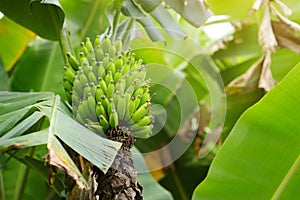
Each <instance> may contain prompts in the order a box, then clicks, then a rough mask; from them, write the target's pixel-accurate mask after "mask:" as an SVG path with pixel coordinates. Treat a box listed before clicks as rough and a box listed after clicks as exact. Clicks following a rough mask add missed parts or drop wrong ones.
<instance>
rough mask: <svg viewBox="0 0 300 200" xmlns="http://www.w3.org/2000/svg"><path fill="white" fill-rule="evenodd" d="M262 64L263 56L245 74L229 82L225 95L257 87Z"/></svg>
mask: <svg viewBox="0 0 300 200" xmlns="http://www.w3.org/2000/svg"><path fill="white" fill-rule="evenodd" d="M263 62H264V56H262V57H261V58H260V59H259V60H258V61H257V62H256V63H254V64H253V65H252V66H251V67H250V68H249V69H248V70H247V72H246V73H244V74H242V75H241V76H239V77H237V78H235V79H234V80H233V81H231V82H230V83H229V84H228V85H227V86H226V88H225V90H226V93H227V94H229V93H240V92H241V91H243V90H245V89H248V88H253V87H257V84H258V82H259V78H260V74H261V71H262V66H263Z"/></svg>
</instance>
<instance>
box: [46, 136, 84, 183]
mask: <svg viewBox="0 0 300 200" xmlns="http://www.w3.org/2000/svg"><path fill="white" fill-rule="evenodd" d="M47 148H48V154H47V156H46V162H47V164H48V165H49V166H52V167H56V168H58V169H60V170H61V171H63V172H65V173H67V174H68V175H69V176H71V177H72V178H73V179H74V180H75V181H76V183H77V185H78V187H79V188H81V189H84V188H87V187H88V185H87V182H86V181H85V179H84V178H83V176H82V175H81V173H80V171H79V170H78V168H77V167H76V165H75V164H74V162H73V161H72V159H71V158H70V157H69V155H68V153H67V152H66V151H65V150H64V148H63V146H62V145H61V144H60V143H59V141H58V140H57V139H56V138H55V137H54V136H53V137H52V139H51V142H49V143H48V147H47Z"/></svg>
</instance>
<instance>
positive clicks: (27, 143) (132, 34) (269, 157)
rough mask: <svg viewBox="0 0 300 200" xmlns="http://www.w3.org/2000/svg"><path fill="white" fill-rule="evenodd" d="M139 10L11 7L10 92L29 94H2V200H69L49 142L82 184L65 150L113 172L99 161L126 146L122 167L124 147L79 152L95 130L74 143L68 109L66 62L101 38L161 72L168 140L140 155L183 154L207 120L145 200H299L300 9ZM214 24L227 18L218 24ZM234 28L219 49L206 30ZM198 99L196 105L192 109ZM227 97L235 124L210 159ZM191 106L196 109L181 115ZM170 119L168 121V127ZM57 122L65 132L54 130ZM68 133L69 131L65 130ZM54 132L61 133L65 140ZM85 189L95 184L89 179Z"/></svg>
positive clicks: (1, 79)
mask: <svg viewBox="0 0 300 200" xmlns="http://www.w3.org/2000/svg"><path fill="white" fill-rule="evenodd" d="M136 2H139V4H135V3H134V1H131V0H113V1H105V0H85V1H70V0H60V1H57V0H56V1H53V0H52V1H50V0H49V1H48V0H43V1H29V0H22V1H7V0H0V11H1V12H2V13H3V14H4V17H3V18H1V20H0V56H1V62H0V90H2V91H13V92H18V93H11V92H0V95H1V96H0V186H1V187H0V199H59V198H63V197H64V195H65V194H64V188H65V183H64V180H63V177H64V175H63V173H62V172H58V175H57V176H56V178H55V181H54V183H53V185H49V184H48V175H49V171H48V170H49V169H48V168H47V167H46V165H44V162H45V161H44V157H43V156H44V155H45V154H46V153H47V148H46V146H48V148H49V141H52V143H51V144H52V145H53V144H55V145H56V146H55V145H53V146H50V147H51V148H53V149H55V151H56V152H57V153H59V154H60V155H63V158H64V161H66V163H65V164H66V165H68V166H71V168H72V170H71V172H72V173H74V174H77V175H78V176H80V177H82V176H81V174H80V172H79V171H78V169H77V168H76V166H74V163H72V161H71V160H70V157H69V156H68V154H67V153H66V152H65V149H64V147H63V146H62V143H61V141H63V142H64V143H66V144H68V146H70V147H71V148H72V149H75V150H76V151H77V152H79V153H80V154H82V155H85V156H86V158H87V159H88V160H89V161H91V162H92V163H94V164H96V165H97V164H99V165H100V164H101V163H102V162H104V163H105V164H106V165H108V166H109V164H110V162H105V161H102V160H101V158H100V157H101V156H100V157H99V159H98V160H97V159H95V158H94V157H93V156H91V155H98V156H99V155H101V153H100V151H101V150H103V149H105V146H106V145H115V148H116V149H115V150H114V151H112V152H111V155H112V156H111V159H113V158H114V153H115V151H116V150H117V148H118V144H117V143H115V144H112V143H109V141H103V144H104V145H103V146H101V145H98V147H94V146H97V144H98V143H97V142H99V141H102V138H97V137H96V136H95V135H92V136H91V137H90V138H89V139H90V141H89V142H90V143H89V145H86V144H85V143H82V141H81V142H80V137H81V135H80V134H91V133H88V130H86V129H84V128H82V132H80V134H77V137H70V133H72V134H74V130H73V129H74V127H77V126H78V124H76V123H75V122H74V120H73V119H72V118H71V117H70V116H71V113H70V110H69V109H68V107H67V106H66V105H65V104H64V103H63V100H64V99H65V94H64V90H63V85H62V80H63V66H64V63H65V61H66V57H65V53H66V52H72V53H75V54H77V52H78V49H79V44H80V41H83V40H84V38H85V37H87V36H88V37H90V38H95V36H96V35H98V34H109V35H112V36H113V37H114V36H118V37H121V39H122V41H123V42H124V43H125V46H126V47H130V48H132V49H133V51H134V52H135V53H136V55H137V57H139V58H142V59H143V60H144V61H145V63H146V64H149V65H151V64H155V66H154V67H149V72H148V76H149V77H150V78H152V80H154V82H155V83H156V84H154V85H153V88H152V90H153V93H156V95H154V96H153V104H160V105H162V106H163V107H164V109H165V110H166V114H167V118H166V123H164V124H159V123H158V122H159V120H157V121H158V122H157V123H156V124H155V127H158V128H157V129H160V128H161V130H160V131H159V133H158V134H156V135H155V136H154V137H152V138H150V139H148V140H143V141H137V142H136V147H137V150H135V151H141V152H150V151H153V150H154V149H157V148H159V147H161V146H164V145H166V144H168V142H169V141H171V140H172V138H173V137H174V135H176V133H179V132H183V133H185V134H184V135H183V137H182V138H181V139H182V141H181V142H183V141H185V139H186V138H185V137H186V133H189V132H191V129H192V126H191V123H190V122H191V118H197V119H199V120H198V121H197V123H198V125H199V127H198V129H197V132H195V131H194V133H197V135H196V137H195V138H192V140H191V141H190V143H191V145H190V146H189V148H188V149H187V150H186V151H185V153H184V154H183V155H182V156H181V157H180V158H179V159H177V160H176V161H175V162H173V163H172V164H171V165H168V166H167V167H164V168H163V169H159V170H156V171H154V172H152V176H151V175H150V173H141V174H140V175H139V180H140V182H141V183H142V185H143V187H144V197H145V199H191V198H192V199H253V198H256V199H293V198H294V197H295V196H298V193H299V192H298V191H299V190H297V188H298V187H299V165H300V162H299V154H300V149H299V146H300V145H299V142H300V141H299V138H300V137H299V133H300V126H299V123H298V121H299V114H298V113H299V111H298V109H299V106H298V102H299V100H300V91H299V85H300V83H299V75H300V74H299V73H300V72H299V70H300V66H299V64H298V63H299V61H300V57H299V53H300V48H299V44H300V38H299V31H300V28H299V27H300V26H299V25H298V23H300V6H299V3H297V1H296V0H282V2H281V1H268V0H267V1H262V3H261V4H260V5H258V4H254V3H255V2H256V1H254V0H246V1H241V2H237V1H232V0H230V1H222V0H207V1H205V4H204V3H201V2H202V1H198V0H187V1H183V0H175V1H169V0H164V1H162V0H156V1H144V0H139V1H136ZM254 5H256V6H254ZM289 8H290V9H291V10H289ZM208 9H209V10H208ZM290 11H292V13H290ZM268 13H269V18H268V17H266V16H267V14H268ZM211 15H226V16H227V17H226V18H221V19H217V20H215V21H208V20H207V19H208V17H209V16H211ZM224 23H226V24H227V25H231V26H230V27H231V32H228V33H227V32H226V31H225V30H224V32H222V31H219V30H217V31H219V32H220V33H219V36H218V37H212V36H211V35H208V34H207V33H208V32H207V29H209V28H211V27H213V26H220V25H224ZM274 41H275V43H276V44H274ZM195 52H196V53H195ZM199 63H200V64H199ZM157 66H161V68H159V67H157ZM268 73H269V74H268ZM270 74H271V75H272V76H270ZM218 75H220V77H221V78H222V81H220V80H219V79H218V78H216V77H218ZM187 83H188V84H187ZM274 83H275V84H274ZM163 85H165V86H163ZM188 85H191V87H192V88H190V87H188ZM223 86H224V88H223ZM167 87H168V88H167ZM211 88H214V90H213V91H212V90H211ZM171 90H172V91H171ZM19 92H25V93H19ZM29 92H36V93H29ZM44 92H46V93H44ZM193 94H195V95H196V97H195V99H194V100H195V102H196V103H191V101H189V100H190V99H188V97H190V98H191V99H192V98H193V96H192V95H193ZM224 94H225V95H226V117H225V122H224V126H222V127H221V129H222V134H221V137H220V139H219V140H218V142H217V145H215V146H214V147H212V149H211V151H210V152H209V154H207V155H206V156H205V157H201V156H199V155H202V154H201V149H200V146H201V143H202V142H203V140H204V138H205V137H206V136H207V134H208V132H209V130H211V131H214V130H215V129H217V128H220V127H218V126H214V125H212V124H213V123H210V122H211V121H213V122H214V120H216V121H217V122H218V121H220V120H221V119H219V118H216V119H212V120H211V115H213V114H214V112H215V110H211V108H212V107H211V106H212V105H213V104H214V102H213V100H212V99H211V97H212V96H214V97H217V98H222V97H223V96H224ZM56 95H57V96H56ZM180 97H182V99H187V100H186V101H184V103H182V104H179V102H178V99H180ZM199 108H200V109H199ZM159 111H160V110H158V111H157V112H158V114H157V115H158V116H157V118H158V119H160V117H161V119H163V118H164V114H163V113H161V114H159ZM57 112H58V114H57V115H54V113H57ZM57 118H58V119H63V120H61V121H58V122H55V123H53V121H55V119H57ZM162 121H163V120H162ZM66 124H68V126H67V127H68V131H66V130H65V129H63V127H64V126H65V125H66ZM49 126H50V127H53V126H54V127H56V128H55V131H53V132H51V131H50V129H49ZM49 138H50V139H49ZM99 143H100V142H99ZM183 143H184V142H183ZM85 146H88V148H87V150H86V149H85V148H84V147H85ZM16 147H18V148H16ZM202 148H203V149H204V150H205V148H208V149H210V148H211V147H210V146H208V145H207V146H202ZM178 149H179V147H178V146H172V145H170V146H169V147H168V151H166V152H164V154H163V155H156V157H146V156H145V157H144V158H143V157H141V156H139V157H137V158H135V159H136V160H135V162H136V163H138V165H140V166H139V168H144V169H145V168H146V165H145V161H146V163H147V164H148V168H151V165H153V164H154V165H155V166H154V168H159V166H160V165H163V163H162V161H163V158H166V157H168V158H170V159H172V158H175V157H176V151H177V150H178ZM199 149H200V150H199ZM103 170H105V169H103ZM71 172H70V173H71ZM12 177H13V178H12ZM81 183H82V184H85V183H84V179H83V178H82V181H81ZM37 187H39V189H37ZM33 188H34V189H33ZM33 191H34V196H33Z"/></svg>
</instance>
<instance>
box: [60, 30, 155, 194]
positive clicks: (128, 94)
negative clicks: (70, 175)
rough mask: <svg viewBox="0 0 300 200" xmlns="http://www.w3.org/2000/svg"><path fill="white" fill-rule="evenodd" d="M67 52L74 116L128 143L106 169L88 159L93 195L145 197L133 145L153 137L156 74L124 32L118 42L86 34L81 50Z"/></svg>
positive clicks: (66, 83) (67, 85)
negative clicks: (125, 44)
mask: <svg viewBox="0 0 300 200" xmlns="http://www.w3.org/2000/svg"><path fill="white" fill-rule="evenodd" d="M67 57H68V63H67V65H66V66H65V67H64V81H63V82H64V87H65V91H66V94H67V97H68V101H69V103H70V104H71V105H72V109H73V115H74V118H75V119H76V120H77V121H78V122H79V123H81V124H82V125H83V126H85V127H86V128H88V129H90V130H91V131H93V132H95V133H96V134H99V137H100V136H102V137H106V138H108V139H111V140H114V141H118V142H121V143H122V147H121V149H120V150H119V152H118V154H117V156H116V158H115V160H114V162H113V164H112V166H111V168H110V169H109V170H108V172H107V173H106V174H104V173H103V172H102V171H101V170H99V169H97V167H95V166H92V164H90V163H89V164H88V165H86V166H88V168H89V171H91V172H90V179H93V180H91V181H90V182H91V183H93V184H92V185H93V187H92V190H90V191H89V192H90V194H89V195H90V196H91V193H92V195H93V196H94V197H97V198H99V199H142V187H141V186H140V185H139V183H138V182H137V172H136V170H135V169H134V163H133V160H132V154H131V152H130V149H131V147H132V146H133V144H134V141H135V140H136V139H137V138H148V137H149V136H150V135H151V131H152V128H153V117H152V116H151V115H150V114H149V109H150V106H151V103H150V100H151V96H150V88H149V87H150V80H147V79H146V70H147V68H146V66H145V65H144V64H143V60H141V59H137V58H136V57H135V54H134V53H132V52H130V51H123V50H122V42H121V40H120V39H119V38H118V39H117V40H116V42H115V43H112V42H111V40H110V38H109V37H108V36H105V37H104V38H103V39H101V37H100V36H97V37H96V39H95V40H94V41H93V42H92V41H91V40H90V39H89V38H86V40H85V42H82V43H81V44H80V53H79V56H78V57H76V56H75V55H72V54H70V53H68V54H67ZM87 137H88V135H87ZM95 156H97V155H95ZM80 163H81V164H80ZM82 163H87V162H86V161H83V160H82V161H81V162H79V164H78V165H81V168H82V170H83V171H84V167H82V166H85V165H83V164H82ZM85 169H86V168H85ZM75 196H78V195H75ZM90 196H89V198H90ZM74 198H76V197H74Z"/></svg>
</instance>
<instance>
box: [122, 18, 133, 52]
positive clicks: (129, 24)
mask: <svg viewBox="0 0 300 200" xmlns="http://www.w3.org/2000/svg"><path fill="white" fill-rule="evenodd" d="M134 22H135V19H133V18H131V19H129V20H128V22H127V24H126V30H125V32H124V35H123V36H122V42H123V46H124V48H125V49H127V47H128V45H129V41H130V31H131V28H132V26H133V24H134Z"/></svg>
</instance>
